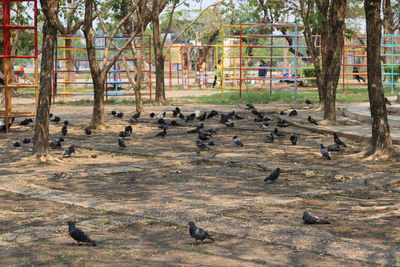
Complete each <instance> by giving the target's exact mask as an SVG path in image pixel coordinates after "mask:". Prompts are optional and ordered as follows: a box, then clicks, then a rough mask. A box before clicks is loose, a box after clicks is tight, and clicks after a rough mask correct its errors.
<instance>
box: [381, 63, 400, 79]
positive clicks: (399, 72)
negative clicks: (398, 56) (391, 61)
mask: <svg viewBox="0 0 400 267" xmlns="http://www.w3.org/2000/svg"><path fill="white" fill-rule="evenodd" d="M383 69H384V71H385V73H395V74H386V75H385V76H386V79H387V80H388V81H391V79H392V78H391V77H393V81H394V82H395V81H397V80H398V79H399V78H400V65H394V66H385V67H384V68H383Z"/></svg>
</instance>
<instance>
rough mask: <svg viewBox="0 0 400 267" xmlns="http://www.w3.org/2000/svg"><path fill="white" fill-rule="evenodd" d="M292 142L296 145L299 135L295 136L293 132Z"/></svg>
mask: <svg viewBox="0 0 400 267" xmlns="http://www.w3.org/2000/svg"><path fill="white" fill-rule="evenodd" d="M290 142H292V145H296V144H297V136H295V135H294V134H292V135H291V136H290Z"/></svg>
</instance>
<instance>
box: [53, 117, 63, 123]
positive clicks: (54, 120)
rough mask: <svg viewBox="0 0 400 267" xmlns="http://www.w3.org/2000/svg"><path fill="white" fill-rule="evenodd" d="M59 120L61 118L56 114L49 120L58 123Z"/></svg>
mask: <svg viewBox="0 0 400 267" xmlns="http://www.w3.org/2000/svg"><path fill="white" fill-rule="evenodd" d="M60 121H61V118H60V117H58V116H55V117H54V119H52V120H51V122H55V123H59V122H60Z"/></svg>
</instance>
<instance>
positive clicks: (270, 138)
mask: <svg viewBox="0 0 400 267" xmlns="http://www.w3.org/2000/svg"><path fill="white" fill-rule="evenodd" d="M274 139H275V138H274V135H273V134H272V133H269V134H267V135H266V136H265V142H266V143H273V142H274Z"/></svg>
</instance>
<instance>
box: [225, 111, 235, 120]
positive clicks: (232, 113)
mask: <svg viewBox="0 0 400 267" xmlns="http://www.w3.org/2000/svg"><path fill="white" fill-rule="evenodd" d="M235 114H236V112H235V111H234V110H233V111H231V112H229V113H228V114H226V116H227V117H228V119H233V117H234V116H235Z"/></svg>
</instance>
